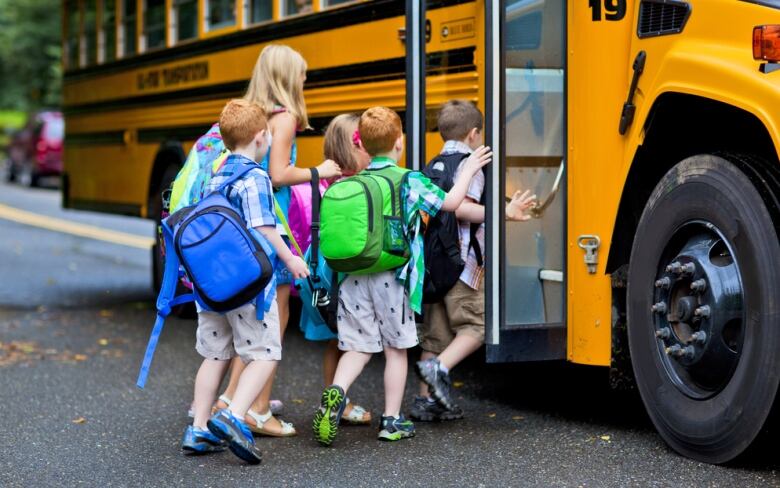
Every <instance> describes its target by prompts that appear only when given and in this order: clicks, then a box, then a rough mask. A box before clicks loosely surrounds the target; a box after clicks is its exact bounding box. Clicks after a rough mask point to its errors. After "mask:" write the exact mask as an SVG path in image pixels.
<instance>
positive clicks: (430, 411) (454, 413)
mask: <svg viewBox="0 0 780 488" xmlns="http://www.w3.org/2000/svg"><path fill="white" fill-rule="evenodd" d="M409 417H410V418H412V419H413V420H420V421H422V422H433V421H435V420H457V419H462V418H463V410H461V409H460V407H458V406H455V408H454V409H452V410H447V409H446V408H444V407H442V406H441V405H439V403H438V402H437V401H435V400H433V399H428V398H424V397H419V396H416V397H414V403H412V410H411V412H409Z"/></svg>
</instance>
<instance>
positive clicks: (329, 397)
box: [312, 385, 347, 446]
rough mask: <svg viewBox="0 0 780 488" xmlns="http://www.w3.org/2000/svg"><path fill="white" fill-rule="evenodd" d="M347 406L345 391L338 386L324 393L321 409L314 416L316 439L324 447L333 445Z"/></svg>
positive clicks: (313, 424) (333, 386) (330, 387)
mask: <svg viewBox="0 0 780 488" xmlns="http://www.w3.org/2000/svg"><path fill="white" fill-rule="evenodd" d="M346 406H347V397H346V395H345V394H344V390H343V389H342V388H341V387H340V386H338V385H331V386H329V387H327V388H325V390H324V391H323V392H322V400H320V408H318V409H317V413H315V414H314V422H312V428H313V429H314V438H315V439H316V440H317V442H319V443H320V444H322V445H323V446H329V445H331V444H333V441H334V440H335V439H336V433H337V432H338V429H339V422H340V421H341V415H342V414H343V413H344V407H346Z"/></svg>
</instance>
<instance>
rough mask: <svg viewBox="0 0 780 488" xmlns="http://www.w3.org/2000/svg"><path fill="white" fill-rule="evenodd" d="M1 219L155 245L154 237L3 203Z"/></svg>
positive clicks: (119, 241)
mask: <svg viewBox="0 0 780 488" xmlns="http://www.w3.org/2000/svg"><path fill="white" fill-rule="evenodd" d="M0 219H5V220H10V221H12V222H18V223H20V224H25V225H31V226H33V227H40V228H42V229H47V230H52V231H55V232H62V233H65V234H71V235H74V236H80V237H87V238H89V239H96V240H99V241H105V242H111V243H113V244H119V245H122V246H128V247H135V248H138V249H149V248H150V247H152V245H154V239H152V238H151V237H141V236H137V235H133V234H128V233H126V232H118V231H115V230H106V229H101V228H99V227H95V226H92V225H86V224H79V223H76V222H70V221H67V220H64V219H58V218H54V217H46V216H44V215H39V214H36V213H32V212H27V211H25V210H19V209H18V208H13V207H9V206H7V205H3V204H1V203H0Z"/></svg>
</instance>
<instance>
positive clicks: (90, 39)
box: [83, 0, 97, 66]
mask: <svg viewBox="0 0 780 488" xmlns="http://www.w3.org/2000/svg"><path fill="white" fill-rule="evenodd" d="M83 39H84V40H83V45H84V56H86V64H87V65H88V66H89V65H93V64H95V63H97V17H96V14H95V0H87V1H86V2H84V37H83Z"/></svg>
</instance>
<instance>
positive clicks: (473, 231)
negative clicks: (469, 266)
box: [469, 224, 485, 268]
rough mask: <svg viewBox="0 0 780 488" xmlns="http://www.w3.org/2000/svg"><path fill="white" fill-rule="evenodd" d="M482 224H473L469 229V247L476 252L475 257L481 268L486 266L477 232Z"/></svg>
mask: <svg viewBox="0 0 780 488" xmlns="http://www.w3.org/2000/svg"><path fill="white" fill-rule="evenodd" d="M481 225H482V224H471V228H470V229H469V247H470V248H471V249H473V250H474V257H475V258H477V266H479V267H480V268H481V267H482V266H483V265H484V264H485V262H484V260H483V258H482V248H480V246H479V241H478V240H477V231H478V230H479V227H480V226H481Z"/></svg>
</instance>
